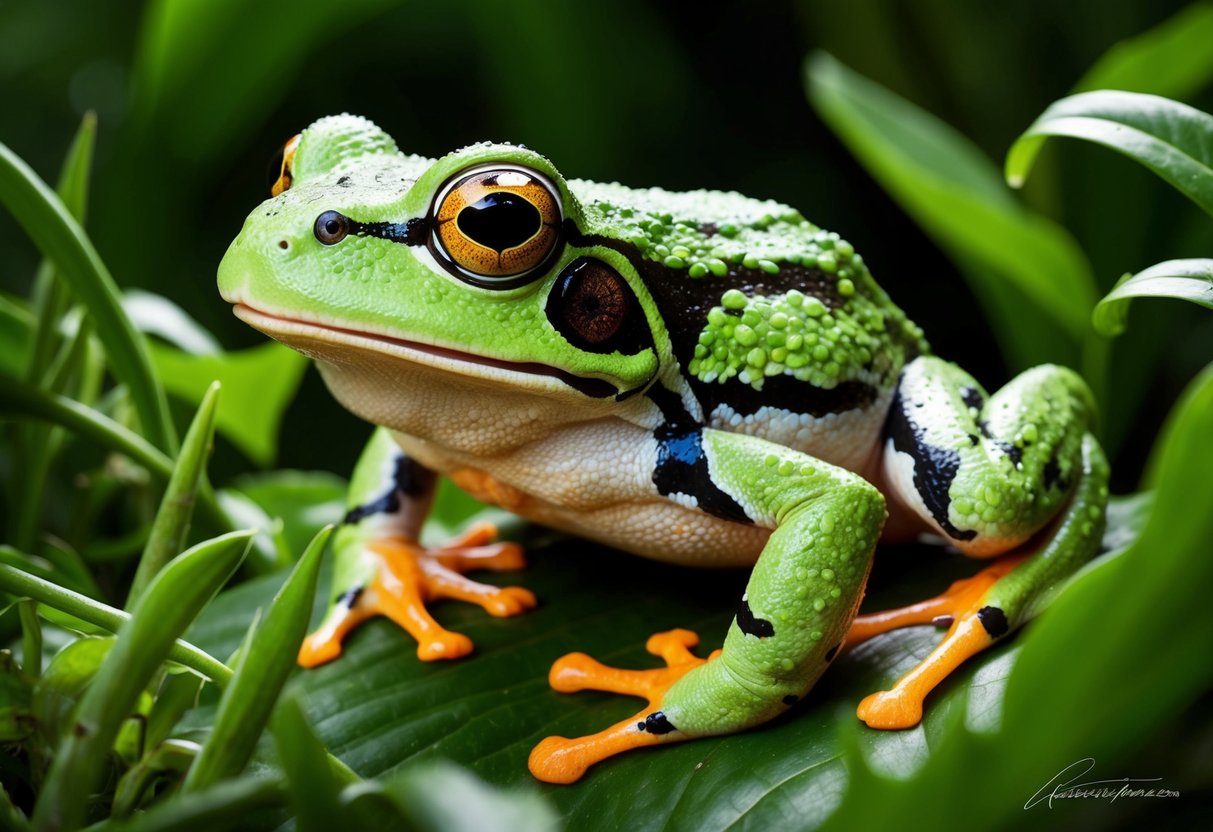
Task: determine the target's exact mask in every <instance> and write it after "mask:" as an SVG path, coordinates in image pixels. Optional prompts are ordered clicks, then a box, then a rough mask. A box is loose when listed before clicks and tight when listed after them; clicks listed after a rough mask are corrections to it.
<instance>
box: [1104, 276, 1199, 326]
mask: <svg viewBox="0 0 1213 832" xmlns="http://www.w3.org/2000/svg"><path fill="white" fill-rule="evenodd" d="M1145 297H1151V298H1179V299H1181V300H1187V301H1191V302H1192V303H1198V304H1200V305H1201V306H1204V307H1206V308H1209V309H1213V260H1200V259H1195V260H1168V261H1166V262H1165V263H1157V264H1155V265H1153V266H1150V268H1148V269H1143V270H1142V271H1140V272H1138V273H1137V274H1135V275H1132V276H1130V275H1125V277H1124V278H1123V279H1122V280H1121V281H1120V282H1119V283H1117V284H1116V288H1114V289H1113V290H1112V291H1111V292H1108V294H1107V295H1106V296H1105V297H1104V299H1103V300H1101V301H1100V302H1099V305H1098V306H1096V307H1095V313H1094V321H1095V328H1096V329H1098V330H1099V331H1100V332H1101V333H1103V334H1104V335H1119V334H1120V333H1121V332H1123V331H1124V329H1125V319H1126V318H1127V317H1128V314H1129V301H1130V300H1132V299H1133V298H1145Z"/></svg>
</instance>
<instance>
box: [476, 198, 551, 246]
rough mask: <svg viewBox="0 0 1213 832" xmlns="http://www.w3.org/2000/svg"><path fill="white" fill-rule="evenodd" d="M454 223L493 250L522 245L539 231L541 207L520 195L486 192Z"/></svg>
mask: <svg viewBox="0 0 1213 832" xmlns="http://www.w3.org/2000/svg"><path fill="white" fill-rule="evenodd" d="M455 222H456V223H457V224H458V225H459V230H460V231H461V232H462V233H463V235H464V236H466V237H467V238H468V239H470V240H472V241H473V242H476V243H479V244H480V245H482V246H484V247H485V248H491V249H493V250H494V251H498V252H500V251H505V250H506V249H510V248H514V247H515V246H520V245H522V244H523V243H525V242H526V241H527V240H529V239H531V238H532V237H534V236H535V235H536V234H538V233H539V230H540V229H541V228H542V227H543V218H542V217H541V216H540V215H539V209H538V208H536V207H535V206H534V205H532V204H531V203H530V202H529V201H527V200H526V199H525V198H524V197H521V196H519V195H518V194H512V193H509V192H508V191H498V192H496V193H491V194H486V195H485V196H483V197H481V198H480V199H479V200H478V201H477V202H475V203H474V204H472V205H469V206H467V207H466V208H464V209H463V210H462V211H460V212H459V216H458V217H457V218H456V220H455Z"/></svg>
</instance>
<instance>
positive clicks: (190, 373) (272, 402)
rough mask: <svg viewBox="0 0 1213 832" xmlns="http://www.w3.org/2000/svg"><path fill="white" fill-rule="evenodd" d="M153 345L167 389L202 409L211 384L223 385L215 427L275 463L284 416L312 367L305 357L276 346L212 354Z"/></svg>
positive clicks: (257, 457) (262, 461) (257, 458)
mask: <svg viewBox="0 0 1213 832" xmlns="http://www.w3.org/2000/svg"><path fill="white" fill-rule="evenodd" d="M150 346H151V353H152V361H153V363H154V364H155V366H156V370H157V372H158V373H159V374H160V377H161V378H162V379H163V380H164V386H165V389H167V390H168V391H169V392H170V393H172V394H173V395H175V396H178V397H179V398H181V399H183V400H185V401H186V402H189V403H190V404H192V405H194V406H197V405H198V403H199V402H201V401H202V397H203V396H204V395H205V394H206V391H207V389H208V388H209V387H210V385H211V382H212V381H218V382H220V383H221V384H222V385H223V391H224V392H223V397H222V400H221V401H220V402H219V410H218V412H217V413H216V415H215V429H216V430H218V431H219V432H220V433H222V434H223V435H224V436H226V437H227V438H228V439H229V440H230V441H231V442H232V444H233V445H235V446H236V447H237V448H239V449H240V450H241V451H243V452H244V453H245V454H247V455H248V457H249V459H251V460H253V461H254V462H256V463H257V464H258V465H270V464H272V463H273V461H274V457H275V456H276V455H277V452H278V430H279V428H280V426H281V424H282V416H283V414H284V413H285V412H286V408H287V406H288V405H290V403H291V399H292V398H293V397H294V395H295V390H296V389H297V388H298V386H299V380H300V379H301V378H303V373H304V371H305V370H306V369H307V363H308V362H307V359H306V358H305V357H304V356H303V355H301V354H299V353H297V352H295V351H294V350H291V349H287V348H286V347H284V346H282V345H281V344H278V343H274V342H271V343H268V344H262V345H261V346H258V347H252V348H251V349H247V350H241V351H239V352H228V353H217V354H211V355H191V354H189V353H185V352H182V351H180V350H178V349H174V348H172V347H168V346H165V345H163V344H156V343H152V344H151V345H150Z"/></svg>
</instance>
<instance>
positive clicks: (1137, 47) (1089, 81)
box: [1074, 0, 1213, 99]
mask: <svg viewBox="0 0 1213 832" xmlns="http://www.w3.org/2000/svg"><path fill="white" fill-rule="evenodd" d="M1210 43H1213V3H1209V2H1207V0H1201V2H1198V3H1193V4H1192V5H1190V6H1188V7H1187V8H1185V9H1183V10H1181V11H1179V12H1178V13H1176V14H1175V15H1174V16H1172V17H1169V18H1167V19H1166V20H1164V21H1163V22H1162V23H1160V24H1158V25H1157V26H1155V27H1154V28H1153V29H1150V30H1148V31H1146V32H1143V33H1142V34H1140V35H1137V36H1135V37H1131V38H1127V39H1126V40H1122V41H1121V42H1120V43H1118V44H1116V45H1115V46H1113V47H1112V48H1111V49H1109V50H1108V51H1107V52H1105V53H1104V54H1103V55H1102V56H1101V57H1100V59H1099V60H1098V61H1096V62H1095V65H1094V66H1092V67H1091V68H1090V69H1088V70H1087V72H1086V74H1085V75H1083V77H1082V80H1080V81H1079V82H1078V83H1077V84H1075V85H1074V92H1088V91H1091V90H1126V91H1129V92H1145V93H1152V94H1154V95H1162V96H1166V97H1167V98H1180V99H1183V98H1187V97H1188V96H1190V95H1192V94H1194V93H1196V92H1199V91H1200V90H1201V89H1203V88H1204V87H1205V86H1207V85H1208V83H1209V81H1210V80H1213V49H1209V44H1210Z"/></svg>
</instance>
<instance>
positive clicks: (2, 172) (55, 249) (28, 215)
mask: <svg viewBox="0 0 1213 832" xmlns="http://www.w3.org/2000/svg"><path fill="white" fill-rule="evenodd" d="M0 202H2V203H3V204H4V205H5V207H7V208H8V210H9V212H10V213H11V214H12V215H13V218H14V219H15V220H16V221H17V223H18V224H19V225H20V226H21V227H22V228H24V229H25V232H26V234H28V235H29V237H30V239H31V240H33V241H34V244H35V245H37V246H38V248H39V249H40V250H41V251H42V253H43V255H45V256H46V257H48V258H49V259H51V260H52V261H54V263H55V266H56V268H57V269H58V273H59V274H60V275H61V276H62V277H63V279H64V280H65V281H67V283H68V284H69V285H70V287H71V289H72V291H73V292H74V293H75V295H76V296H77V297H78V298H80V300H81V302H82V303H84V305H85V306H86V307H87V308H88V310H89V314H90V315H91V316H92V318H93V321H94V322H95V323H96V325H97V334H98V336H99V337H100V338H101V341H102V343H103V344H105V350H106V354H107V355H108V356H109V360H110V366H111V368H112V369H113V372H114V375H115V376H117V377H118V379H119V380H121V381H122V382H123V383H124V384H126V386H127V388H128V389H129V390H130V394H131V399H132V400H133V401H134V403H135V409H136V411H137V412H138V413H139V419H140V422H141V424H142V427H143V430H144V431H145V432H146V433H147V435H148V437H149V439H150V440H151V444H152V445H154V446H155V447H157V448H159V449H160V450H162V451H166V452H168V453H170V454H172V453H175V452H176V450H177V437H176V433H175V431H174V430H173V423H172V419H171V418H170V415H169V410H168V400H167V399H166V398H165V395H164V388H162V387H161V386H160V383H159V380H158V379H157V378H156V375H155V373H154V372H153V369H152V361H151V357H150V356H149V355H148V351H147V344H146V343H145V342H144V340H143V337H142V336H141V335H140V334H139V333H138V332H137V331H136V330H135V328H134V326H133V325H132V324H131V321H130V319H129V318H128V317H127V316H126V313H125V312H124V311H123V310H122V305H121V297H120V295H119V292H118V287H117V285H116V284H115V283H114V279H113V277H111V276H110V273H109V270H108V269H107V268H106V267H105V264H104V263H103V262H101V257H100V256H99V255H98V254H97V250H96V249H95V248H94V247H93V244H92V242H91V241H90V240H89V239H88V236H87V235H86V234H85V233H84V230H83V229H82V228H81V227H80V224H79V223H78V222H76V220H75V218H73V217H72V215H71V213H70V212H69V211H68V210H67V209H66V208H65V207H64V206H63V203H62V201H60V199H59V197H57V196H56V195H55V193H54V191H52V190H51V189H50V188H49V187H47V185H46V183H45V182H43V181H42V180H41V179H40V178H39V177H38V175H37V174H36V173H34V171H33V170H32V169H30V167H29V165H27V164H26V163H25V162H24V161H23V160H22V159H21V158H20V157H19V156H17V155H16V154H15V153H13V152H12V151H11V150H9V148H8V147H7V146H6V145H4V144H0Z"/></svg>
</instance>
